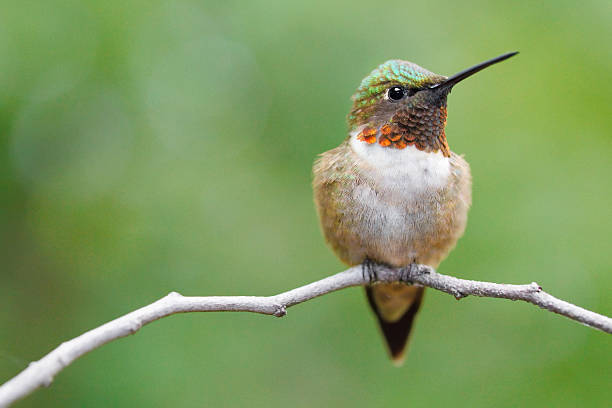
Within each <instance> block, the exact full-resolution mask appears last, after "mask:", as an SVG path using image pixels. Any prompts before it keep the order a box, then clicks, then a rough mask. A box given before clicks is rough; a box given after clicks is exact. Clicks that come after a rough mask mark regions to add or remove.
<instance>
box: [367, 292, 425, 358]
mask: <svg viewBox="0 0 612 408" xmlns="http://www.w3.org/2000/svg"><path fill="white" fill-rule="evenodd" d="M365 289H366V294H367V296H368V300H369V301H370V306H371V307H372V310H373V311H374V313H375V314H376V317H377V318H378V324H379V326H380V329H381V330H382V332H383V335H384V336H385V340H386V342H387V346H388V348H389V353H390V354H391V358H392V359H393V361H394V362H396V363H401V362H402V361H403V357H404V352H405V350H406V344H407V342H408V337H409V335H410V329H411V328H412V323H413V322H414V317H415V316H416V313H417V312H418V311H419V307H420V306H421V301H422V299H423V292H424V288H422V287H416V286H408V285H404V284H401V283H393V284H377V285H374V286H366V288H365Z"/></svg>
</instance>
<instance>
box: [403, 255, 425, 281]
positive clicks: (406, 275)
mask: <svg viewBox="0 0 612 408" xmlns="http://www.w3.org/2000/svg"><path fill="white" fill-rule="evenodd" d="M427 274H429V268H428V267H424V266H422V265H419V264H417V263H416V259H415V260H413V261H412V263H411V264H410V265H408V266H405V267H403V268H401V269H400V280H401V281H402V282H404V283H408V284H410V285H412V284H414V278H415V277H417V276H422V275H427Z"/></svg>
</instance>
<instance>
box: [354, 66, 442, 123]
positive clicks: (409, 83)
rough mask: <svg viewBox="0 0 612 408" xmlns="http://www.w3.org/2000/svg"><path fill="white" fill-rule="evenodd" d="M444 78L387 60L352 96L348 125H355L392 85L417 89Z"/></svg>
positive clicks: (415, 67)
mask: <svg viewBox="0 0 612 408" xmlns="http://www.w3.org/2000/svg"><path fill="white" fill-rule="evenodd" d="M445 78H446V77H444V76H441V75H438V74H434V73H433V72H430V71H428V70H426V69H424V68H422V67H420V66H418V65H416V64H413V63H412V62H408V61H402V60H389V61H387V62H385V63H384V64H381V65H380V66H379V67H378V68H376V69H375V70H374V71H372V72H371V73H370V75H368V76H367V77H365V78H364V79H363V81H361V84H360V85H359V88H357V91H356V92H355V94H354V95H353V101H354V103H353V109H352V110H351V113H350V115H349V117H348V121H349V124H353V123H355V121H356V119H357V118H358V116H363V115H366V117H367V114H368V111H369V109H368V108H369V107H370V106H372V105H374V104H375V103H376V102H377V101H379V100H380V99H381V98H382V97H384V95H385V91H386V90H387V89H388V88H389V87H391V86H394V85H399V86H403V87H404V88H406V89H419V88H424V87H426V86H428V85H433V84H436V83H440V82H441V81H442V80H444V79H445Z"/></svg>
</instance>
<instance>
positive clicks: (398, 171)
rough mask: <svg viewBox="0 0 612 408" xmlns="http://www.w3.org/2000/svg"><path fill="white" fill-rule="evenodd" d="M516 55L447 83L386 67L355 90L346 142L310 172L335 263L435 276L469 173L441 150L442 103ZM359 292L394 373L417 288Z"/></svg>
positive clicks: (449, 244) (404, 67) (458, 218)
mask: <svg viewBox="0 0 612 408" xmlns="http://www.w3.org/2000/svg"><path fill="white" fill-rule="evenodd" d="M516 54H517V52H511V53H507V54H503V55H500V56H498V57H496V58H493V59H490V60H488V61H485V62H482V63H480V64H477V65H475V66H473V67H471V68H468V69H466V70H464V71H461V72H459V73H457V74H455V75H453V76H451V77H446V76H443V75H438V74H434V73H432V72H430V71H428V70H426V69H424V68H422V67H420V66H418V65H416V64H414V63H412V62H408V61H402V60H390V61H387V62H385V63H383V64H382V65H380V66H379V67H378V68H376V69H375V70H374V71H372V72H371V73H370V74H369V75H368V76H366V77H365V78H364V79H363V80H362V81H361V84H360V85H359V87H358V88H357V91H356V92H355V94H354V95H353V97H352V100H353V106H352V109H351V111H350V113H349V115H348V118H347V121H348V135H347V137H346V138H345V140H344V141H343V142H342V143H341V144H340V145H339V146H338V147H336V148H335V149H332V150H329V151H327V152H325V153H323V154H321V155H320V156H319V158H318V159H317V160H316V161H315V163H314V166H313V175H314V177H313V190H314V200H315V204H316V209H317V213H318V215H319V220H320V224H321V229H322V231H323V234H324V236H325V239H326V241H327V243H328V244H329V246H330V247H331V248H332V250H333V251H334V252H335V254H336V255H337V256H338V257H339V258H340V260H341V261H343V262H344V263H346V264H347V265H350V266H354V265H359V264H362V265H364V268H366V267H368V268H370V269H371V268H374V269H373V270H374V273H375V267H376V265H385V266H387V267H392V268H407V267H410V266H411V265H412V264H425V265H429V266H431V267H433V268H437V267H438V265H439V264H440V262H441V261H442V260H443V259H444V258H446V256H447V255H448V253H449V252H450V251H451V250H452V249H453V248H454V247H455V244H456V243H457V240H458V239H459V238H460V237H461V236H462V235H463V232H464V230H465V227H466V224H467V214H468V209H469V207H470V205H471V202H472V177H471V173H470V166H469V164H468V163H467V162H466V161H465V159H464V158H463V156H461V155H458V154H456V153H454V152H452V151H451V150H450V148H449V145H448V142H447V140H446V133H445V127H446V116H447V111H446V106H447V97H448V94H449V93H450V92H451V90H452V89H453V87H454V86H455V85H456V84H457V83H459V82H460V81H463V80H464V79H466V78H468V77H470V76H471V75H473V74H475V73H476V72H478V71H480V70H482V69H485V68H487V67H489V66H491V65H493V64H496V63H498V62H501V61H504V60H506V59H508V58H510V57H512V56H514V55H516ZM368 265H369V266H368ZM364 271H365V270H364ZM370 273H371V270H370ZM365 291H366V296H367V299H368V301H369V304H370V306H371V308H372V310H373V312H374V314H375V315H376V318H377V320H378V324H379V326H380V329H381V331H382V334H383V336H384V339H385V341H386V344H387V348H388V351H389V354H390V357H391V359H392V360H393V361H394V362H396V363H398V364H401V363H402V362H403V359H404V355H405V350H406V344H407V341H408V337H409V335H410V331H411V328H412V325H413V322H414V319H415V316H416V314H417V312H418V310H419V308H420V305H421V302H422V300H423V292H424V288H423V287H420V286H415V285H409V284H405V283H401V282H393V283H376V282H375V283H373V284H370V285H367V286H366V287H365Z"/></svg>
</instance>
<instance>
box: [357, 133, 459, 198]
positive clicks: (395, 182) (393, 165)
mask: <svg viewBox="0 0 612 408" xmlns="http://www.w3.org/2000/svg"><path fill="white" fill-rule="evenodd" d="M362 128H363V127H359V128H357V129H356V130H354V131H353V132H351V141H350V144H351V148H352V149H353V151H354V152H355V153H356V154H357V156H358V157H359V158H360V159H361V160H363V162H364V163H365V164H366V165H367V166H368V167H371V168H373V169H374V172H375V174H376V175H375V176H374V175H373V176H374V177H376V184H377V185H378V186H379V187H381V188H383V189H390V190H393V191H395V192H396V193H400V194H405V195H407V196H412V195H414V194H419V193H420V194H423V193H425V194H427V193H428V192H429V191H431V192H433V191H436V190H439V189H441V188H443V187H444V186H446V184H447V182H448V177H449V175H450V171H451V169H450V160H449V158H448V157H444V155H443V154H442V152H440V151H438V152H435V153H432V152H424V151H421V150H418V149H417V148H416V147H414V146H407V147H406V148H404V149H396V148H393V147H383V146H381V145H379V144H378V143H373V144H368V143H366V142H364V141H361V140H357V134H359V132H361V130H362Z"/></svg>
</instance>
